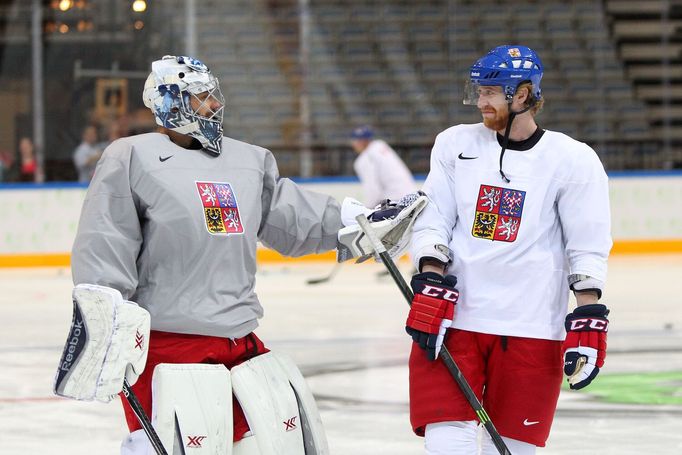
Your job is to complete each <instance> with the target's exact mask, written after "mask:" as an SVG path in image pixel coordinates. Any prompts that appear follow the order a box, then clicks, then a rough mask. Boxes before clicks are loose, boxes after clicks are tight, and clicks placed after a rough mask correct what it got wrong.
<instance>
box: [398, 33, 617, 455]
mask: <svg viewBox="0 0 682 455" xmlns="http://www.w3.org/2000/svg"><path fill="white" fill-rule="evenodd" d="M542 73H543V69H542V63H541V61H540V59H539V57H538V56H537V55H536V54H535V52H534V51H533V50H531V49H529V48H527V47H525V46H499V47H496V48H494V49H492V50H491V51H490V52H489V53H488V54H487V55H485V56H484V57H482V58H480V59H479V60H478V61H477V62H476V63H475V64H474V65H473V66H472V67H471V69H470V73H469V80H468V84H467V87H466V90H465V100H464V102H465V104H472V105H476V106H477V107H478V109H479V110H480V111H481V115H482V117H483V122H482V123H478V124H473V125H457V126H454V127H451V128H449V129H447V130H445V131H443V132H441V133H440V134H439V135H438V137H437V138H436V141H435V144H434V146H433V151H432V154H431V169H430V172H429V174H428V177H427V179H426V182H425V185H424V191H425V192H426V193H427V195H428V196H429V199H430V200H431V203H430V204H429V205H428V206H427V207H426V209H425V210H424V212H423V213H422V215H421V217H420V218H419V219H418V220H417V222H416V223H415V229H414V235H413V237H412V244H411V250H410V251H411V255H412V257H413V258H414V261H415V263H416V265H417V267H418V270H419V271H420V273H418V274H417V275H415V276H414V277H413V278H412V287H413V290H414V292H415V298H414V302H413V305H412V307H411V310H410V314H409V317H408V320H407V327H406V329H407V331H408V333H409V334H410V335H411V336H412V338H413V339H414V341H415V343H414V344H413V347H412V353H411V356H410V362H409V367H410V413H411V422H412V426H413V429H414V431H415V432H416V433H417V434H418V435H425V447H426V452H427V453H429V454H445V453H448V454H449V453H458V454H459V453H461V454H475V453H478V452H477V442H476V433H477V428H476V423H477V419H476V415H475V414H474V412H473V411H472V409H471V408H470V406H469V405H468V403H467V401H466V400H465V398H464V395H463V394H462V393H461V392H460V391H459V389H458V387H457V386H456V384H455V382H454V381H453V380H452V378H451V377H450V375H449V374H448V372H447V370H446V368H445V366H444V365H443V363H442V362H441V361H433V359H436V358H437V355H438V353H439V351H440V349H441V346H442V343H443V342H444V343H445V345H446V346H447V348H448V349H449V351H450V353H451V354H452V356H453V357H454V359H455V361H456V362H457V363H458V365H459V367H460V368H461V370H462V372H463V374H464V376H465V378H466V379H467V381H468V382H469V383H470V384H471V386H472V388H473V390H474V391H475V392H476V394H477V395H478V397H479V399H481V400H482V404H483V406H484V407H485V409H486V411H487V412H488V414H489V415H490V417H491V419H492V421H493V422H494V424H495V426H496V427H497V429H498V431H499V433H500V434H501V435H502V436H503V437H504V438H505V442H506V443H507V445H508V447H509V448H510V450H511V452H512V453H513V454H514V455H526V454H533V453H535V448H536V446H540V447H542V446H544V445H545V441H546V439H547V437H548V435H549V431H550V427H551V424H552V418H553V416H554V412H555V409H556V403H557V400H558V396H559V389H560V385H561V381H562V369H563V372H565V373H566V374H567V375H568V376H569V383H570V384H571V388H574V389H578V388H582V387H585V386H587V385H588V384H589V383H590V382H591V381H592V380H593V379H594V378H595V376H596V375H597V373H598V372H599V368H601V367H602V365H603V362H604V357H605V350H606V331H607V326H608V320H607V315H608V310H607V309H606V307H605V306H604V305H602V304H600V303H599V302H598V299H599V298H600V297H601V290H602V287H603V286H604V282H605V280H606V261H607V258H608V254H609V251H610V249H611V245H612V241H611V237H610V218H609V200H608V186H607V177H606V174H605V172H604V169H603V166H602V165H601V163H600V161H599V159H598V157H597V155H596V154H595V152H594V151H593V150H592V149H591V148H590V147H589V146H587V145H586V144H584V143H581V142H578V141H576V140H574V139H571V138H570V137H568V136H566V135H564V134H562V133H558V132H554V131H549V130H543V129H542V128H540V127H538V125H537V124H536V122H535V115H536V114H537V112H538V111H539V110H540V108H541V107H542V104H543V101H544V100H543V98H542V92H541V89H540V80H541V78H542ZM455 277H456V278H455ZM569 289H571V290H573V291H574V292H575V295H576V298H577V302H578V308H576V309H574V310H573V311H572V312H569V313H568V315H567V311H568V294H569ZM566 331H568V334H566ZM564 338H565V341H564ZM564 361H565V365H564ZM583 361H586V363H585V364H584V365H583ZM577 444H579V442H578V443H577ZM483 446H484V447H483V449H482V450H483V452H482V453H484V454H493V453H497V450H496V449H495V448H494V446H493V444H492V442H491V440H490V438H489V437H488V435H487V434H486V435H485V437H484V438H483ZM585 450H587V451H588V452H589V448H586V449H585Z"/></svg>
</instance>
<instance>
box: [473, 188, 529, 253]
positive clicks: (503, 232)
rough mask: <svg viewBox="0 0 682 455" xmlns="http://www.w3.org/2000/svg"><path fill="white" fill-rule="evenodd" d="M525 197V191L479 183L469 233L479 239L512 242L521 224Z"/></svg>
mask: <svg viewBox="0 0 682 455" xmlns="http://www.w3.org/2000/svg"><path fill="white" fill-rule="evenodd" d="M525 199H526V192H525V191H519V190H512V189H509V188H500V187H498V186H490V185H481V189H480V190H479V191H478V201H477V203H476V217H475V218H474V226H473V228H472V229H471V234H472V235H473V236H474V237H478V238H481V239H488V240H500V241H502V242H513V241H514V240H516V235H517V234H518V232H519V226H520V225H521V214H522V212H523V201H524V200H525Z"/></svg>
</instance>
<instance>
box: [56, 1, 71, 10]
mask: <svg viewBox="0 0 682 455" xmlns="http://www.w3.org/2000/svg"><path fill="white" fill-rule="evenodd" d="M72 6H73V1H72V0H60V1H59V9H60V10H61V11H68V10H69V9H70V8H71V7H72Z"/></svg>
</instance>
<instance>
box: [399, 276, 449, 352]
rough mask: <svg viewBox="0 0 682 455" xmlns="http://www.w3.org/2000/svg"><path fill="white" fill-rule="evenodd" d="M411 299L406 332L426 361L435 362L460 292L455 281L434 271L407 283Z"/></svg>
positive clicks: (415, 277)
mask: <svg viewBox="0 0 682 455" xmlns="http://www.w3.org/2000/svg"><path fill="white" fill-rule="evenodd" d="M410 285H411V286H412V291H413V292H414V299H413V300H412V306H411V308H410V314H409V315H408V317H407V322H406V327H405V330H406V331H407V333H408V334H409V335H410V336H412V339H413V340H414V342H415V343H417V344H418V345H419V346H420V347H421V348H422V349H424V350H426V355H427V357H428V358H429V360H436V359H437V358H438V354H439V353H440V349H441V347H442V346H443V340H444V338H445V332H446V330H447V329H448V328H449V327H450V324H452V319H453V318H454V316H455V305H456V304H457V300H458V299H459V291H458V290H457V289H455V286H456V285H457V278H456V277H454V276H452V275H448V276H446V277H443V276H441V275H439V274H437V273H435V272H424V273H418V274H416V275H415V276H413V277H412V281H411V282H410Z"/></svg>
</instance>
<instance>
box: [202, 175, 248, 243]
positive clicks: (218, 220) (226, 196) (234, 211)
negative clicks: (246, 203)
mask: <svg viewBox="0 0 682 455" xmlns="http://www.w3.org/2000/svg"><path fill="white" fill-rule="evenodd" d="M195 183H196V185H197V191H198V192H199V197H200V198H201V204H202V205H203V206H204V219H205V220H206V229H208V232H210V233H211V234H225V235H228V234H241V233H243V232H244V226H243V225H242V219H241V216H240V215H239V206H238V205H237V197H236V196H235V194H234V191H232V186H230V184H229V183H221V182H195Z"/></svg>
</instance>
